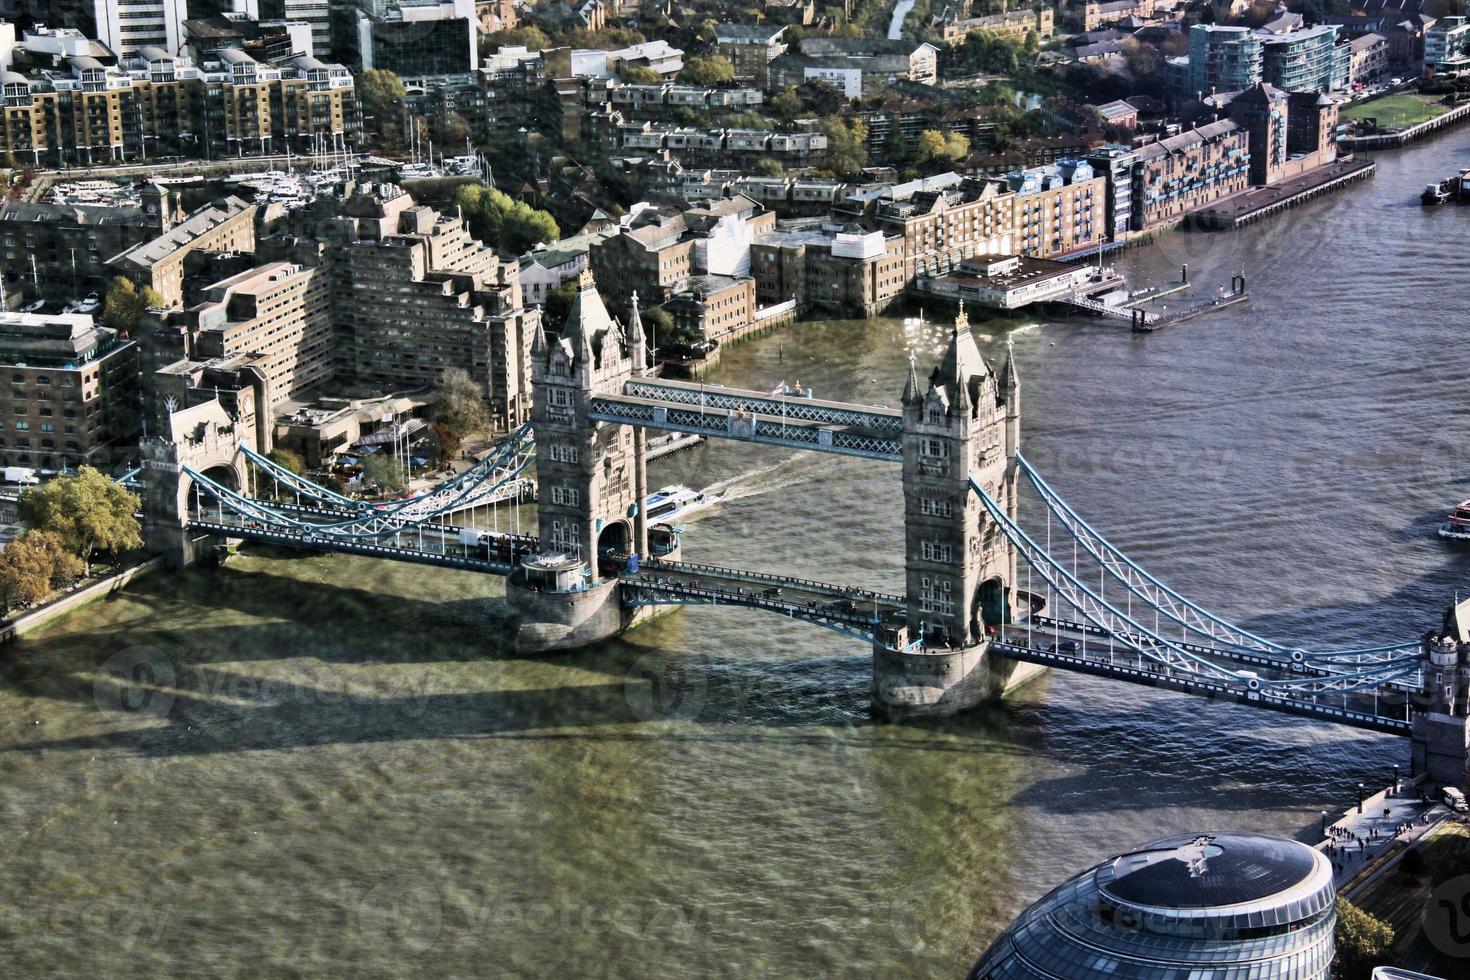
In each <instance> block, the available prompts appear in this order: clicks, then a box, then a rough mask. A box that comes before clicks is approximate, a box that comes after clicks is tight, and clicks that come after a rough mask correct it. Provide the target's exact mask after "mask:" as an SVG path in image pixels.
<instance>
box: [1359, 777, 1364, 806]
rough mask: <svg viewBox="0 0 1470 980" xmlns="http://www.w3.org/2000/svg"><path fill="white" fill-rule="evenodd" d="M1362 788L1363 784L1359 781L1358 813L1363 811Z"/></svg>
mask: <svg viewBox="0 0 1470 980" xmlns="http://www.w3.org/2000/svg"><path fill="white" fill-rule="evenodd" d="M1363 789H1364V787H1363V784H1362V783H1359V784H1358V812H1359V813H1362V812H1363Z"/></svg>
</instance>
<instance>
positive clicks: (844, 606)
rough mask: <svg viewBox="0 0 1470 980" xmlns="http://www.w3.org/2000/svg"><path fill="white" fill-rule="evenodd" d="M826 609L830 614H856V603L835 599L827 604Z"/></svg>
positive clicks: (849, 600)
mask: <svg viewBox="0 0 1470 980" xmlns="http://www.w3.org/2000/svg"><path fill="white" fill-rule="evenodd" d="M827 608H828V609H830V610H831V611H832V612H840V613H855V612H857V603H856V602H853V601H852V600H851V599H837V600H835V601H833V602H829V603H827Z"/></svg>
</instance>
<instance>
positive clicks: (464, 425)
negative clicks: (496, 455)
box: [434, 367, 490, 439]
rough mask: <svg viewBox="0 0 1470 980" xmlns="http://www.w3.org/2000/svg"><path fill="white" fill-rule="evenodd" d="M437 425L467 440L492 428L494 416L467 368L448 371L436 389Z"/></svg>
mask: <svg viewBox="0 0 1470 980" xmlns="http://www.w3.org/2000/svg"><path fill="white" fill-rule="evenodd" d="M434 421H435V422H437V423H438V424H439V425H440V426H441V427H443V429H444V430H445V431H446V432H448V433H450V434H451V435H453V436H456V437H458V438H460V439H463V438H464V437H465V436H467V435H469V434H470V433H472V432H481V431H483V430H484V429H486V428H488V427H489V425H490V412H489V410H488V409H487V408H486V406H485V397H484V394H483V392H482V391H481V390H480V386H479V385H477V384H475V380H474V379H473V378H471V377H470V373H469V372H468V371H466V370H465V369H464V368H457V367H454V368H446V369H445V370H444V373H443V374H441V375H439V384H438V385H437V386H436V387H435V388H434Z"/></svg>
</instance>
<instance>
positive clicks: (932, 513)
mask: <svg viewBox="0 0 1470 980" xmlns="http://www.w3.org/2000/svg"><path fill="white" fill-rule="evenodd" d="M919 513H921V514H923V515H925V516H926V517H953V516H954V504H953V503H952V502H951V501H948V500H940V499H939V498H938V497H921V498H920V499H919Z"/></svg>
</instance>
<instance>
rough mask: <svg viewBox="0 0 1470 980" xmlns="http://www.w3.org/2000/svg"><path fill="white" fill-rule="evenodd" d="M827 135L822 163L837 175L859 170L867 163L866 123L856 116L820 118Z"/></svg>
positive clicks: (840, 175) (842, 175) (843, 175)
mask: <svg viewBox="0 0 1470 980" xmlns="http://www.w3.org/2000/svg"><path fill="white" fill-rule="evenodd" d="M822 132H823V133H824V134H825V135H826V137H827V152H826V154H825V155H824V156H823V157H822V162H823V165H824V166H825V168H826V169H828V170H830V171H832V173H834V174H836V175H837V176H839V177H845V176H847V175H849V174H856V173H858V172H860V171H861V170H862V169H863V167H865V166H867V164H868V147H867V139H868V125H867V123H865V122H863V121H862V120H861V119H858V118H855V117H854V118H851V119H843V118H842V117H841V116H831V117H828V118H827V119H824V120H822Z"/></svg>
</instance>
